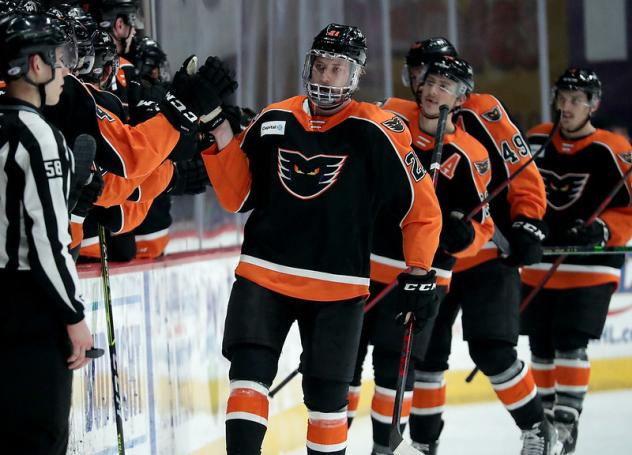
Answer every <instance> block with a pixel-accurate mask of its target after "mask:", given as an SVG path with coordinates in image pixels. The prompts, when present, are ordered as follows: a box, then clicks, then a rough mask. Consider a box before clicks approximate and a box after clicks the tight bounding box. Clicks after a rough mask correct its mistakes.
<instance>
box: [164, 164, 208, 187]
mask: <svg viewBox="0 0 632 455" xmlns="http://www.w3.org/2000/svg"><path fill="white" fill-rule="evenodd" d="M174 164H175V169H174V170H173V177H172V178H171V183H170V184H169V189H168V190H167V193H169V194H172V195H175V196H178V195H182V194H199V193H203V192H204V191H205V190H206V187H208V186H211V181H210V180H209V177H208V173H207V172H206V167H205V166H204V161H202V158H200V157H197V158H194V159H192V160H190V161H177V162H175V163H174Z"/></svg>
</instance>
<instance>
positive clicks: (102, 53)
mask: <svg viewBox="0 0 632 455" xmlns="http://www.w3.org/2000/svg"><path fill="white" fill-rule="evenodd" d="M92 45H93V46H94V63H93V64H92V69H91V70H90V71H89V72H87V73H84V74H81V79H82V80H84V81H86V82H93V83H96V84H99V86H100V87H101V88H104V89H107V88H109V87H110V86H111V85H112V81H113V80H114V78H115V77H116V73H117V72H118V69H119V56H118V53H117V52H116V43H115V42H114V39H113V38H112V36H110V34H109V33H108V32H106V31H105V30H97V31H96V32H95V33H94V35H93V37H92Z"/></svg>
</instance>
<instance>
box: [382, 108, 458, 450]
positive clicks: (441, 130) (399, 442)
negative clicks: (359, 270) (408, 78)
mask: <svg viewBox="0 0 632 455" xmlns="http://www.w3.org/2000/svg"><path fill="white" fill-rule="evenodd" d="M449 112H450V108H449V107H448V106H446V105H445V104H442V105H441V106H439V121H438V123H437V133H436V139H435V146H434V150H433V151H432V158H431V161H430V171H429V172H430V175H431V176H432V184H433V185H434V187H435V189H436V188H437V183H438V182H439V169H440V168H441V155H442V153H443V136H444V134H445V124H446V121H447V119H448V114H449ZM406 318H407V322H406V328H405V329H404V340H403V343H402V354H401V356H400V358H399V373H398V376H397V387H396V389H395V403H394V404H393V420H391V430H390V433H389V435H388V445H389V447H390V449H391V450H392V451H393V455H423V454H422V452H421V451H419V450H417V449H415V448H414V447H412V446H411V445H410V444H408V443H407V442H406V441H404V438H403V437H402V431H401V427H400V425H401V424H400V420H401V415H402V406H403V404H404V394H405V393H406V378H407V377H408V369H409V367H410V355H411V354H412V347H413V326H414V324H415V315H414V314H413V313H408V315H406Z"/></svg>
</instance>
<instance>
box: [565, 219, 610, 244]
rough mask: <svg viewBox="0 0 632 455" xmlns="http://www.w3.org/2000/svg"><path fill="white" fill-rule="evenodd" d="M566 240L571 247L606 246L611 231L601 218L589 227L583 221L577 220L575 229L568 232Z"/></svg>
mask: <svg viewBox="0 0 632 455" xmlns="http://www.w3.org/2000/svg"><path fill="white" fill-rule="evenodd" d="M566 239H567V241H568V243H569V245H578V246H606V243H608V240H610V230H609V229H608V225H607V224H606V223H605V222H604V221H603V220H602V219H600V218H597V219H595V221H593V222H592V223H590V224H589V225H588V226H584V221H583V220H575V224H574V225H573V227H572V228H570V229H569V230H568V231H567V232H566Z"/></svg>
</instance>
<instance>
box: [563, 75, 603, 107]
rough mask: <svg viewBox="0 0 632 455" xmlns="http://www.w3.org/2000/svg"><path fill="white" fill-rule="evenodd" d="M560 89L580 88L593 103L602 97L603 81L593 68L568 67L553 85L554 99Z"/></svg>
mask: <svg viewBox="0 0 632 455" xmlns="http://www.w3.org/2000/svg"><path fill="white" fill-rule="evenodd" d="M558 90H579V91H582V92H584V93H585V94H586V96H587V97H588V101H589V102H590V103H593V102H595V101H597V100H599V99H601V81H600V80H599V77H598V76H597V73H595V72H594V71H593V70H590V69H586V68H568V69H567V70H566V71H564V73H562V75H561V76H560V77H559V78H558V79H557V81H556V82H555V85H553V99H555V96H556V95H557V91H558Z"/></svg>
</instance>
